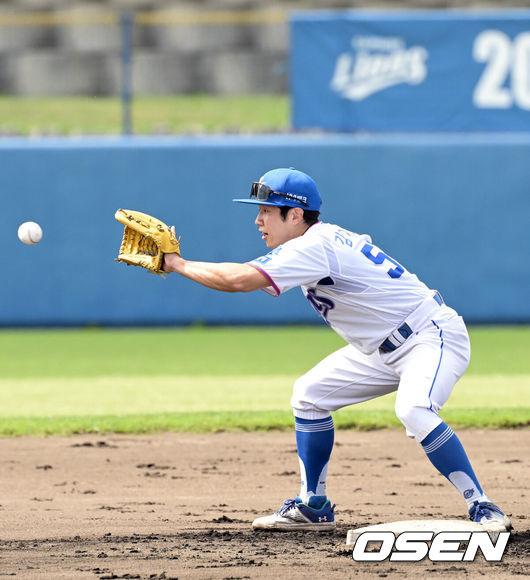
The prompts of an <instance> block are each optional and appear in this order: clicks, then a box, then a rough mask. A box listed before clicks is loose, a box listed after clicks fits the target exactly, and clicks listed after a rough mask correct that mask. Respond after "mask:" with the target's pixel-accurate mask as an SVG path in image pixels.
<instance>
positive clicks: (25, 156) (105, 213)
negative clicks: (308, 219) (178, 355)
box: [0, 134, 530, 326]
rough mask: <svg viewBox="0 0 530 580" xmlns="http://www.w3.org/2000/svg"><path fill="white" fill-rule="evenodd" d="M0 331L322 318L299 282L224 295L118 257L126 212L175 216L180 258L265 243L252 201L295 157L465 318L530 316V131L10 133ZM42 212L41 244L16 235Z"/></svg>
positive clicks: (330, 208)
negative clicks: (121, 216) (255, 186)
mask: <svg viewBox="0 0 530 580" xmlns="http://www.w3.org/2000/svg"><path fill="white" fill-rule="evenodd" d="M0 166H1V171H0V191H1V195H2V210H3V213H4V217H3V227H2V228H1V234H0V235H1V236H2V248H3V251H4V259H3V261H4V266H3V273H2V276H3V283H2V285H1V287H0V297H1V303H2V309H1V311H0V325H3V326H17V325H48V324H50V325H76V324H117V325H120V324H151V323H154V324H188V323H194V322H204V323H215V324H218V323H281V322H289V323H291V322H296V323H308V322H315V323H317V322H318V318H317V317H316V314H315V313H314V312H313V311H312V309H311V307H310V306H309V304H308V303H307V302H306V301H305V300H304V299H303V297H302V295H301V292H300V291H299V290H297V289H295V290H292V291H290V292H288V293H287V294H286V295H285V296H281V297H280V298H272V297H270V296H268V295H266V294H265V293H264V292H256V293H251V294H224V293H220V292H215V291H212V290H208V289H206V288H202V287H200V286H198V285H196V284H194V283H193V282H191V281H189V280H185V279H183V278H179V277H177V276H170V277H169V278H168V279H167V280H165V281H164V280H163V279H161V278H159V277H157V276H154V275H150V274H148V273H146V272H145V271H144V270H142V269H140V268H133V267H127V266H125V265H123V264H119V263H117V262H115V261H114V258H115V257H116V255H117V251H118V247H119V243H120V241H121V234H122V228H123V226H122V225H121V224H120V223H118V222H117V221H116V220H115V219H114V212H115V210H116V209H117V208H120V207H122V208H127V209H138V210H141V211H144V212H146V213H150V214H153V215H155V216H157V217H159V218H161V219H163V220H164V221H166V222H167V223H169V224H174V225H175V226H176V229H177V232H178V233H179V234H181V235H182V251H183V255H184V256H185V257H188V258H190V259H196V260H211V261H246V260H249V259H252V258H254V257H256V256H259V255H262V254H264V253H266V248H265V246H264V245H263V242H262V241H261V239H260V236H259V234H258V232H257V229H256V226H255V225H254V223H253V221H254V218H255V214H256V211H255V209H254V208H253V207H252V206H247V205H241V204H233V203H232V202H231V200H232V198H234V197H246V196H247V194H248V190H249V184H250V182H251V181H253V180H256V179H258V178H259V177H260V176H261V175H262V174H263V173H264V172H265V171H267V170H268V169H271V168H273V167H285V166H287V167H289V166H293V167H296V168H298V169H301V170H303V171H306V172H307V173H309V174H311V175H312V176H313V177H314V178H315V180H316V181H317V183H318V185H319V188H320V191H321V193H322V196H323V198H324V204H323V208H322V218H323V219H324V220H325V221H330V222H336V223H340V224H341V225H342V226H343V227H346V228H348V229H351V230H353V231H356V232H359V233H369V234H371V235H372V238H373V240H374V243H376V244H377V245H378V246H380V247H381V248H383V249H384V250H385V251H386V253H388V254H389V255H390V256H392V257H394V258H395V259H397V260H399V261H400V262H401V263H402V264H403V265H404V266H405V267H406V268H408V269H409V270H410V271H412V272H415V273H416V274H418V275H419V276H420V278H421V279H423V280H424V281H425V282H426V283H427V284H428V285H430V286H431V287H432V288H436V289H438V290H439V291H440V292H441V293H442V294H443V295H444V297H445V299H446V301H447V302H448V303H449V304H450V305H452V306H454V307H455V308H457V309H458V310H459V312H460V313H461V314H462V315H463V316H464V317H465V318H466V320H467V321H468V322H530V300H529V297H530V266H529V264H528V256H529V254H530V252H529V250H530V235H529V234H530V134H520V135H507V134H505V135H502V134H501V135H492V134H487V135H484V134H482V135H480V136H478V135H475V136H473V135H469V134H468V135H459V136H458V135H446V136H434V135H415V136H410V135H407V136H405V135H397V134H396V135H391V136H388V135H387V136H385V135H380V136H347V135H296V136H285V135H280V136H256V137H252V136H249V137H235V136H234V137H201V138H179V139H177V138H162V139H160V138H108V139H104V138H93V139H79V140H77V139H29V140H27V139H3V140H1V141H0ZM28 220H32V221H37V222H39V223H40V224H41V225H42V227H43V230H44V237H43V240H42V242H41V243H40V244H38V245H36V246H25V245H23V244H22V243H20V242H19V241H18V239H17V236H16V232H17V228H18V225H19V224H20V223H21V222H23V221H28Z"/></svg>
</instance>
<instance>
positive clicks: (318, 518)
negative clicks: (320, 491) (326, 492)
mask: <svg viewBox="0 0 530 580" xmlns="http://www.w3.org/2000/svg"><path fill="white" fill-rule="evenodd" d="M334 509H335V506H334V505H333V506H332V505H331V502H330V501H329V499H327V500H326V501H325V502H324V505H323V506H322V507H320V508H318V509H317V508H313V507H310V506H308V505H307V504H305V503H303V502H302V500H301V499H300V498H299V497H297V498H296V499H286V500H285V501H284V502H283V505H282V507H281V508H280V509H279V510H278V511H277V512H276V513H274V514H272V515H271V516H264V517H262V518H257V519H255V520H254V521H253V522H252V527H253V528H256V529H263V530H332V529H334V528H335V514H334Z"/></svg>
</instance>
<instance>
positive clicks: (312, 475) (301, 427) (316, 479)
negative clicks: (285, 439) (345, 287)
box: [295, 416, 335, 508]
mask: <svg viewBox="0 0 530 580" xmlns="http://www.w3.org/2000/svg"><path fill="white" fill-rule="evenodd" d="M295 429H296V446H297V448H298V460H299V462H300V476H301V479H302V482H301V486H300V495H299V497H300V499H301V500H302V501H303V502H304V503H306V504H307V505H309V506H311V507H314V508H319V507H322V505H323V504H324V503H325V501H326V499H327V497H326V476H327V472H328V463H329V458H330V456H331V450H332V449H333V441H334V435H335V428H334V425H333V419H332V418H331V416H329V417H326V418H325V419H300V418H299V417H295Z"/></svg>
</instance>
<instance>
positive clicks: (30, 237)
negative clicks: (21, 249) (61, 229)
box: [18, 222, 42, 246]
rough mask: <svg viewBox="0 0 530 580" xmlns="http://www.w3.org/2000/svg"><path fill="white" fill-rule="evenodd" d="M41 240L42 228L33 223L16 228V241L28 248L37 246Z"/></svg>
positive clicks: (25, 223)
mask: <svg viewBox="0 0 530 580" xmlns="http://www.w3.org/2000/svg"><path fill="white" fill-rule="evenodd" d="M41 238H42V228H41V227H40V226H39V224H37V223H35V222H24V223H23V224H21V225H20V226H19V228H18V239H19V240H20V241H21V242H23V243H24V244H28V245H29V246H31V245H33V244H37V243H39V242H40V241H41Z"/></svg>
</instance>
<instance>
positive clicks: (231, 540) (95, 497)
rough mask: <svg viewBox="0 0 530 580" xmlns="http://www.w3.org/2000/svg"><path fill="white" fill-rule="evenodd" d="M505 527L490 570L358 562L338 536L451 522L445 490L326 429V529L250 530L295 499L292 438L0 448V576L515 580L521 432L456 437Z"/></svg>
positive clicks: (363, 438)
mask: <svg viewBox="0 0 530 580" xmlns="http://www.w3.org/2000/svg"><path fill="white" fill-rule="evenodd" d="M460 438H461V440H462V442H463V443H464V445H465V447H466V449H467V451H468V453H469V455H470V457H471V459H472V462H473V464H474V467H475V470H476V472H477V473H478V475H479V478H480V479H481V481H482V483H483V485H484V487H485V489H486V492H487V493H489V494H490V497H491V499H492V500H493V501H495V502H496V503H498V504H499V505H501V506H502V507H503V509H504V510H505V511H506V512H507V513H509V514H510V515H511V516H512V521H513V524H514V527H515V533H514V534H513V535H512V537H511V539H510V542H509V544H508V547H507V549H506V552H505V555H504V557H503V560H502V562H497V563H487V562H485V561H484V560H483V559H482V557H481V556H480V557H479V558H477V561H475V562H474V563H460V562H459V563H454V562H453V563H449V562H448V563H433V562H431V561H430V560H428V559H427V560H424V561H422V562H418V563H392V562H390V563H389V562H383V563H375V562H371V563H359V562H354V561H353V560H352V558H351V549H350V550H347V549H346V546H345V539H346V533H347V530H348V529H349V528H352V527H359V526H362V525H369V524H375V523H381V522H385V521H392V520H403V519H420V518H434V519H440V518H451V519H452V518H464V517H465V513H466V508H465V504H464V502H463V500H462V499H461V498H460V496H459V495H458V493H457V492H456V490H454V488H453V487H452V486H451V485H450V484H449V483H448V482H446V481H445V479H444V478H442V477H441V476H440V475H438V474H437V473H436V472H435V471H434V468H433V467H432V466H431V465H430V463H429V461H428V460H427V459H426V458H425V456H424V454H423V451H422V450H421V448H420V446H418V445H417V444H415V443H414V442H413V441H410V440H408V439H407V438H406V437H405V435H404V434H403V433H402V432H401V431H378V432H371V433H359V432H351V431H338V432H337V436H336V441H337V443H336V446H335V449H334V452H333V458H332V463H331V466H330V474H329V478H328V491H329V493H330V497H331V498H332V499H333V500H334V501H335V502H336V503H337V512H336V513H337V519H338V526H337V529H336V531H333V532H323V533H320V534H318V533H315V532H309V533H308V532H305V533H303V532H253V531H252V529H251V526H250V524H251V522H252V520H253V519H254V518H255V517H256V516H258V515H264V514H267V513H270V512H272V511H275V510H276V509H277V508H278V507H279V505H280V504H281V501H282V500H283V499H284V498H285V497H289V496H292V495H296V492H297V491H298V461H297V456H296V451H295V444H294V435H293V434H292V433H217V434H212V435H189V434H162V435H149V436H118V435H112V436H85V435H80V436H76V437H71V438H61V437H49V438H14V439H0V578H3V577H11V576H13V577H16V578H53V579H55V578H68V579H78V578H98V579H100V580H104V579H110V578H157V579H161V578H201V579H202V578H216V579H217V578H225V579H227V578H277V579H279V578H286V577H288V578H290V579H291V580H296V579H299V578H310V579H312V578H319V577H322V578H345V577H346V578H348V577H359V578H364V577H366V578H385V577H391V578H406V577H410V578H420V577H422V578H424V577H425V576H426V575H428V574H429V575H432V574H436V575H439V577H442V578H451V579H452V578H475V577H479V576H486V575H487V576H490V575H492V574H495V576H496V578H497V579H500V578H509V577H515V576H522V575H526V574H527V573H528V570H529V564H530V562H529V559H530V558H529V555H530V519H529V516H530V509H529V508H530V497H529V495H530V492H529V491H528V478H529V476H530V472H529V469H528V466H529V455H528V449H529V448H530V430H528V429H524V430H516V431H478V430H465V431H461V432H460Z"/></svg>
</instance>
